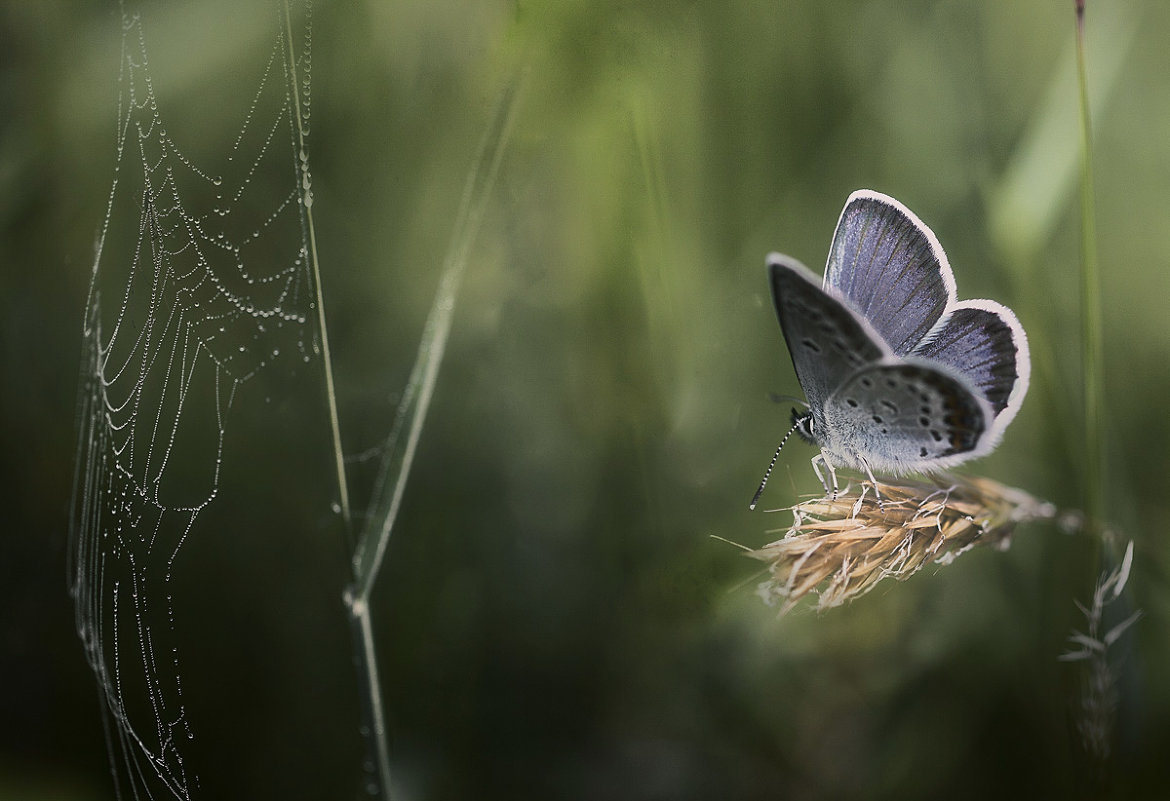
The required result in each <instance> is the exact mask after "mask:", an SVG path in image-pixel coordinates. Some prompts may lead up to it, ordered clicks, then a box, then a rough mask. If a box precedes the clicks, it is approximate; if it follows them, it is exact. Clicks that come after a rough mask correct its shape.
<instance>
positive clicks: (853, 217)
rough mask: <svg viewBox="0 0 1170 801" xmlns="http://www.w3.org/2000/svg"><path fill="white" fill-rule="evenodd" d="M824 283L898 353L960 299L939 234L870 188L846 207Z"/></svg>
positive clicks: (855, 195) (910, 347)
mask: <svg viewBox="0 0 1170 801" xmlns="http://www.w3.org/2000/svg"><path fill="white" fill-rule="evenodd" d="M824 285H825V287H826V288H827V289H828V290H829V291H831V292H834V293H835V294H836V295H837V296H839V297H841V298H843V299H844V300H845V301H846V302H848V303H849V304H850V305H851V306H852V307H853V309H854V310H855V311H856V312H857V313H858V314H860V315H861V316H862V317H864V318H865V319H866V320H868V321H869V322H870V323H871V324H872V325H873V327H874V329H875V330H876V331H877V333H878V334H879V335H881V337H882V338H883V339H884V340H885V341H886V343H887V344H888V345H889V346H890V348H891V349H892V350H893V352H894V353H895V354H897V355H899V356H904V355H906V354H907V353H910V352H911V351H912V350H913V349H914V347H915V346H916V345H917V344H918V343H919V342H921V341H922V338H923V337H924V336H925V335H926V333H927V332H928V331H930V330H931V328H933V327H934V325H935V323H937V322H938V320H939V318H940V317H941V316H942V314H943V312H944V310H945V309H946V307H947V306H948V305H949V304H951V303H953V302H954V299H955V279H954V275H953V274H952V272H951V268H950V265H949V264H948V263H947V258H946V254H945V253H944V252H943V249H942V246H941V245H939V243H938V239H937V238H936V237H935V235H934V233H933V232H932V231H931V230H930V229H929V228H928V227H926V225H925V224H924V223H923V222H922V221H921V220H919V219H918V217H916V216H915V215H914V214H913V213H912V212H911V211H910V210H909V209H907V208H906V207H905V206H903V205H902V204H901V203H899V202H898V201H896V200H894V199H893V198H891V197H887V196H885V195H881V194H878V193H877V192H870V191H868V190H861V191H858V192H854V193H853V194H852V195H850V196H849V200H848V201H847V202H846V203H845V208H844V210H842V212H841V218H840V220H838V222H837V230H836V232H835V233H834V234H833V244H832V247H831V248H830V250H829V260H828V265H827V267H826V269H825V281H824Z"/></svg>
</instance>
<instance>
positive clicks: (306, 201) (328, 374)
mask: <svg viewBox="0 0 1170 801" xmlns="http://www.w3.org/2000/svg"><path fill="white" fill-rule="evenodd" d="M284 25H285V51H286V52H287V54H288V70H289V82H290V83H291V84H292V95H293V114H294V115H295V116H296V123H297V144H298V145H299V148H298V153H297V156H296V161H297V177H298V178H299V179H300V181H299V184H300V185H299V187H298V190H299V191H300V193H301V204H302V207H303V208H304V210H305V228H306V230H307V231H308V235H309V252H308V254H307V257H308V259H309V265H310V267H311V268H312V271H313V292H314V299H315V302H316V306H317V330H319V331H320V332H321V363H322V367H323V369H324V371H325V396H326V400H327V401H328V403H329V425H330V427H331V428H332V431H333V463H334V469H335V471H336V474H337V503H338V506H339V507H340V509H341V519H342V520H343V521H344V522H345V530H346V532H349V531H350V519H351V516H350V510H349V483H348V482H347V481H346V478H345V457H344V454H343V452H342V450H341V423H340V422H339V420H338V416H337V393H336V392H335V391H334V388H333V357H332V355H331V354H330V351H329V328H328V326H326V324H325V296H324V294H323V293H322V292H321V268H320V265H319V262H318V260H317V231H316V228H315V227H314V225H313V189H312V182H311V180H310V177H309V162H308V151H307V150H306V149H305V125H304V117H303V116H302V114H301V93H300V87H299V86H298V82H297V60H296V54H295V53H294V52H293V30H292V13H291V12H290V11H289V7H288V0H285V2H284Z"/></svg>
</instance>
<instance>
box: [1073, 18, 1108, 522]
mask: <svg viewBox="0 0 1170 801" xmlns="http://www.w3.org/2000/svg"><path fill="white" fill-rule="evenodd" d="M1085 76H1086V70H1085V2H1084V0H1077V82H1078V85H1079V88H1080V111H1081V115H1080V117H1081V120H1080V122H1081V325H1082V328H1081V364H1082V370H1083V373H1084V382H1085V431H1084V435H1085V469H1084V481H1085V486H1084V499H1085V500H1084V503H1085V515H1086V519H1087V523H1088V525H1089V526H1090V527H1092V528H1093V529H1094V530H1097V531H1099V530H1100V526H1101V518H1102V512H1103V509H1104V491H1103V490H1104V488H1103V487H1102V483H1101V479H1102V465H1101V461H1102V453H1103V448H1102V430H1101V408H1102V398H1101V291H1100V286H1101V279H1100V275H1099V272H1098V266H1097V229H1096V223H1095V215H1094V212H1093V133H1092V126H1091V123H1090V117H1089V90H1088V81H1087V80H1086V77H1085Z"/></svg>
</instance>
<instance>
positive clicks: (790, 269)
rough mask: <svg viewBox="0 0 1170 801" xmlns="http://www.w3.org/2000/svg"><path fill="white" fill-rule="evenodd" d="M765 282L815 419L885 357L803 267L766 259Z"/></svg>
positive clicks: (777, 257)
mask: <svg viewBox="0 0 1170 801" xmlns="http://www.w3.org/2000/svg"><path fill="white" fill-rule="evenodd" d="M768 277H769V283H770V285H771V288H772V300H773V302H774V303H775V305H776V316H777V317H778V318H779V319H780V329H781V330H782V331H783V332H784V339H785V340H786V341H787V343H788V352H789V353H790V354H791V355H792V366H793V367H794V368H795V369H796V377H797V379H798V380H799V381H800V386H801V389H803V390H804V394H805V397H806V398H807V399H808V404H809V407H810V408H811V409H812V410H813V412H814V414H817V415H818V416H819V414H820V411H821V408H822V406H823V405H824V402H825V399H826V398H827V397H829V395H830V394H832V392H833V391H834V390H835V389H837V387H839V386H840V385H841V384H842V383H843V382H844V381H845V380H846V379H848V378H849V376H851V375H853V374H854V373H855V372H857V370H858V369H859V368H861V367H864V366H865V365H867V364H870V363H872V362H876V361H878V360H880V359H882V358H883V357H884V356H886V355H888V353H889V351H888V349H887V348H885V347H884V345H883V344H882V343H881V341H880V339H879V338H878V337H877V335H876V333H875V332H874V331H873V330H872V329H871V328H870V327H869V326H868V324H867V323H866V322H865V321H864V320H862V319H860V318H859V317H858V316H857V314H855V313H854V312H852V311H851V310H850V309H848V308H847V307H846V306H845V305H844V304H842V303H841V301H839V300H837V299H836V298H834V297H832V296H831V295H830V294H828V293H827V292H825V290H823V289H821V287H820V280H819V279H818V278H817V277H816V276H815V275H813V274H812V273H811V272H809V270H808V268H807V267H805V266H804V265H803V264H801V263H800V262H798V261H796V260H795V259H792V258H790V257H788V256H783V255H780V254H778V253H773V254H771V255H769V256H768Z"/></svg>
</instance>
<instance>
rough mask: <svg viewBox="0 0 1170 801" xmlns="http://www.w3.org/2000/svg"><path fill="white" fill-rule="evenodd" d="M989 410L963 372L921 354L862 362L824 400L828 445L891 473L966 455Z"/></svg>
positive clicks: (982, 431)
mask: <svg viewBox="0 0 1170 801" xmlns="http://www.w3.org/2000/svg"><path fill="white" fill-rule="evenodd" d="M991 417H992V413H991V409H990V407H989V406H988V404H987V403H986V401H984V400H983V399H982V398H981V397H979V394H978V392H977V391H976V390H974V388H973V387H971V386H970V385H969V384H968V383H967V381H966V380H965V379H964V378H963V377H961V376H958V375H953V374H951V373H950V372H949V371H948V370H946V369H945V368H944V369H939V368H937V367H935V366H934V365H932V364H930V363H929V362H926V361H925V360H920V359H898V360H896V361H893V362H890V363H883V364H876V365H871V366H869V367H866V368H863V369H861V370H859V371H857V372H856V373H854V374H853V375H852V376H851V377H850V378H849V379H848V380H847V381H845V382H844V383H842V384H841V386H840V387H839V388H838V389H837V390H836V391H835V392H833V393H832V394H831V395H830V396H829V397H828V399H827V400H826V401H825V407H824V418H825V422H826V425H827V427H828V429H829V432H830V433H829V434H828V438H829V442H828V443H827V445H828V446H829V447H830V448H831V449H832V450H833V451H835V452H837V453H839V454H842V455H845V456H848V457H853V458H851V459H850V460H856V459H855V457H862V458H864V459H865V460H866V462H868V463H869V465H870V466H871V467H872V468H873V469H874V470H878V471H882V472H890V473H904V472H909V471H914V470H929V469H933V468H937V467H945V466H947V465H948V464H952V463H956V462H958V461H962V460H963V458H965V457H964V454H969V453H971V452H973V451H977V450H978V449H979V448H980V445H981V443H982V440H983V437H984V435H985V433H986V431H987V429H988V427H989V425H990V423H991Z"/></svg>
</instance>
